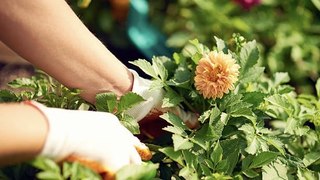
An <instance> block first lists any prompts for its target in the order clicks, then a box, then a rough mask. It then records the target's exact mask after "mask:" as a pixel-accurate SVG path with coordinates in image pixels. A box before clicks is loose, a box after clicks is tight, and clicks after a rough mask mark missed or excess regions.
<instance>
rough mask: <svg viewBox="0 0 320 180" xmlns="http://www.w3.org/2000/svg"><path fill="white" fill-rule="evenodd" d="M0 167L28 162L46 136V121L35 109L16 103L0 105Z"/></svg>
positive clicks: (37, 151) (36, 152)
mask: <svg viewBox="0 0 320 180" xmlns="http://www.w3.org/2000/svg"><path fill="white" fill-rule="evenodd" d="M0 114H1V118H0V124H1V125H0V132H1V136H0V144H1V146H0V165H9V164H13V163H18V162H23V161H26V160H30V159H32V158H33V157H35V156H36V155H38V154H39V153H40V151H41V149H42V146H43V144H44V142H45V139H46V136H47V131H48V127H47V121H46V119H45V117H44V116H43V115H42V114H41V112H40V111H38V110H37V109H36V108H34V107H32V106H29V105H23V104H18V103H12V104H0Z"/></svg>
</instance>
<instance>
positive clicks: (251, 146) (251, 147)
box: [245, 136, 260, 154]
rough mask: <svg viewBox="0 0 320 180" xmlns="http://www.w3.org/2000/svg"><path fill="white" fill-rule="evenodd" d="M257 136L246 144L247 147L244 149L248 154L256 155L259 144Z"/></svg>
mask: <svg viewBox="0 0 320 180" xmlns="http://www.w3.org/2000/svg"><path fill="white" fill-rule="evenodd" d="M257 138H258V137H257V136H253V137H252V139H251V141H250V142H248V147H247V148H246V149H245V150H246V151H247V152H248V153H249V154H256V153H257V152H258V150H259V148H260V142H259V141H258V139H257Z"/></svg>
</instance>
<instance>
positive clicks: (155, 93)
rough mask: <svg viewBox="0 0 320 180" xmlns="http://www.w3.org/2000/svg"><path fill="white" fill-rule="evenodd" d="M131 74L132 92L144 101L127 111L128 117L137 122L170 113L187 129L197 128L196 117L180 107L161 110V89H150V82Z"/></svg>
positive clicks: (162, 95)
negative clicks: (177, 117) (181, 121)
mask: <svg viewBox="0 0 320 180" xmlns="http://www.w3.org/2000/svg"><path fill="white" fill-rule="evenodd" d="M130 71H131V73H132V74H133V87H132V92H134V93H137V94H139V95H140V96H141V97H142V98H143V99H145V101H143V102H141V103H140V104H137V105H135V106H134V107H132V108H131V109H129V110H128V111H127V113H128V114H129V115H131V116H132V117H134V118H135V119H136V120H137V121H140V120H142V119H143V118H146V117H149V116H159V115H161V114H163V113H165V112H172V113H174V114H176V115H177V116H179V117H180V118H181V119H182V120H183V122H184V123H185V124H186V125H187V126H188V127H189V128H196V127H197V126H198V123H199V122H198V117H199V116H198V115H197V114H195V113H192V112H186V111H184V110H183V109H181V108H180V107H174V108H162V107H161V106H162V100H163V97H164V93H165V92H164V90H163V89H152V90H151V88H150V87H151V84H152V81H151V80H148V79H144V78H142V77H140V76H139V75H138V73H137V72H136V71H134V70H130Z"/></svg>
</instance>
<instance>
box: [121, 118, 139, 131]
mask: <svg viewBox="0 0 320 180" xmlns="http://www.w3.org/2000/svg"><path fill="white" fill-rule="evenodd" d="M120 122H121V124H122V125H123V126H124V127H126V128H127V129H128V130H129V131H130V132H131V133H132V134H140V129H139V124H138V122H137V121H136V119H135V118H133V117H132V116H129V115H127V114H124V115H123V116H122V118H121V121H120Z"/></svg>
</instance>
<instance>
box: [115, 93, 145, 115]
mask: <svg viewBox="0 0 320 180" xmlns="http://www.w3.org/2000/svg"><path fill="white" fill-rule="evenodd" d="M142 101H144V99H143V98H142V97H141V96H140V95H138V94H136V93H133V92H129V93H127V94H125V95H123V96H121V97H120V101H119V104H118V111H117V113H121V112H123V111H125V110H127V109H129V108H131V107H132V106H134V105H136V104H138V103H140V102H142Z"/></svg>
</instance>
